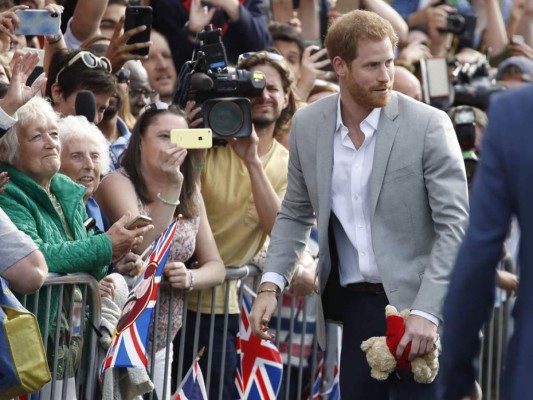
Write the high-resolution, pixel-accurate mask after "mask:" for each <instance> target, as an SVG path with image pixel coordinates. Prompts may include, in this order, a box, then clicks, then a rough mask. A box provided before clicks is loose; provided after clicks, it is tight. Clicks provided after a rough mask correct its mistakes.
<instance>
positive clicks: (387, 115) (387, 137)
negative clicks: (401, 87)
mask: <svg viewBox="0 0 533 400" xmlns="http://www.w3.org/2000/svg"><path fill="white" fill-rule="evenodd" d="M397 116H398V96H397V95H396V93H394V92H392V96H391V101H390V102H389V104H388V105H387V106H386V107H384V108H383V110H382V111H381V115H380V117H379V123H378V129H377V132H376V147H375V150H374V164H373V167H372V173H371V175H370V205H371V207H372V208H371V210H372V217H374V212H375V211H376V206H377V203H378V198H379V193H380V191H381V186H382V185H383V179H384V177H385V170H386V169H387V163H388V161H389V156H390V153H391V150H392V145H393V143H394V139H395V137H396V133H397V132H398V128H399V124H398V121H396V117H397Z"/></svg>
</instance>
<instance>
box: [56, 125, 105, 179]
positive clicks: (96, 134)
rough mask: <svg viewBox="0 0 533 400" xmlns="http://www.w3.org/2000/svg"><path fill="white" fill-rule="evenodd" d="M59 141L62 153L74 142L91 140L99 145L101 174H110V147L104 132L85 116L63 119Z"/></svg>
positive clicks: (59, 126)
mask: <svg viewBox="0 0 533 400" xmlns="http://www.w3.org/2000/svg"><path fill="white" fill-rule="evenodd" d="M58 128H59V139H60V140H61V148H62V150H61V151H62V152H63V151H66V150H67V145H68V144H69V143H71V142H73V141H86V140H91V141H92V142H93V143H96V144H97V145H98V149H99V150H98V151H99V153H100V164H101V166H102V167H101V169H100V173H101V174H102V175H106V174H107V173H108V172H109V145H108V143H107V140H106V138H105V137H104V135H103V134H102V131H101V130H100V129H98V127H97V126H96V125H95V124H93V123H90V122H89V121H87V118H85V117H83V116H74V115H71V116H68V117H65V118H62V119H61V120H60V121H59V124H58Z"/></svg>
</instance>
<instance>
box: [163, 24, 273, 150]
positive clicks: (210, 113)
mask: <svg viewBox="0 0 533 400" xmlns="http://www.w3.org/2000/svg"><path fill="white" fill-rule="evenodd" d="M197 39H198V42H199V44H198V47H197V48H196V49H195V51H194V53H193V57H192V60H190V61H187V62H186V63H185V64H184V65H183V67H182V68H181V70H180V73H179V76H178V83H177V85H176V91H175V93H174V99H173V102H174V103H176V104H178V105H180V106H181V107H182V108H183V107H185V105H186V104H187V101H189V100H194V101H195V102H196V104H197V105H200V106H201V107H202V116H203V119H204V127H205V128H210V129H211V130H212V132H213V140H214V142H215V144H224V143H225V141H224V140H223V139H228V138H239V137H246V136H249V135H250V134H251V133H252V106H251V103H250V100H248V97H253V96H257V95H259V94H261V92H262V91H263V89H264V87H265V83H266V81H265V75H264V74H263V73H262V72H258V71H254V72H250V71H246V70H242V69H236V68H230V67H228V59H227V56H226V49H225V47H224V44H223V43H222V38H221V30H220V29H215V30H213V28H212V26H211V25H208V26H206V27H205V29H204V30H203V31H202V32H199V33H198V34H197ZM221 139H222V140H221Z"/></svg>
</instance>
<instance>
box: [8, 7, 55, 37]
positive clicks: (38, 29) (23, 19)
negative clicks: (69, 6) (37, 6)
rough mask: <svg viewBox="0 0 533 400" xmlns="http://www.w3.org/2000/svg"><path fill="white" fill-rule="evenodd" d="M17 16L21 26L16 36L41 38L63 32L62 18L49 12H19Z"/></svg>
mask: <svg viewBox="0 0 533 400" xmlns="http://www.w3.org/2000/svg"><path fill="white" fill-rule="evenodd" d="M15 14H16V15H17V17H18V18H19V20H20V24H19V26H18V28H17V29H15V34H16V35H26V36H41V35H57V34H58V33H60V32H61V16H60V15H59V14H57V13H50V12H48V11H47V10H17V11H15Z"/></svg>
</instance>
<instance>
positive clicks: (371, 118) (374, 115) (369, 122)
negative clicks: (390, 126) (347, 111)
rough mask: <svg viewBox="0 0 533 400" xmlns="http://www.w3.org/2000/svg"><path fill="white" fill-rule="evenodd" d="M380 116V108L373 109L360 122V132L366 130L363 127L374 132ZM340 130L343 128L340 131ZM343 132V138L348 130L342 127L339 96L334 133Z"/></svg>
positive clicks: (344, 126)
mask: <svg viewBox="0 0 533 400" xmlns="http://www.w3.org/2000/svg"><path fill="white" fill-rule="evenodd" d="M380 115H381V108H374V109H373V110H372V111H371V112H370V114H368V116H367V117H366V118H365V119H364V120H363V122H361V125H360V127H361V130H362V131H363V132H365V135H366V131H367V130H368V129H364V128H365V127H370V128H371V130H372V131H373V132H376V131H377V129H378V124H379V117H380ZM341 128H344V130H342V129H341ZM339 131H341V132H344V134H343V137H344V136H345V135H347V134H348V128H346V125H344V122H343V121H342V114H341V96H339V100H338V101H337V124H336V126H335V132H339Z"/></svg>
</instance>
